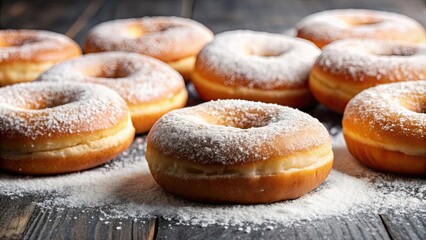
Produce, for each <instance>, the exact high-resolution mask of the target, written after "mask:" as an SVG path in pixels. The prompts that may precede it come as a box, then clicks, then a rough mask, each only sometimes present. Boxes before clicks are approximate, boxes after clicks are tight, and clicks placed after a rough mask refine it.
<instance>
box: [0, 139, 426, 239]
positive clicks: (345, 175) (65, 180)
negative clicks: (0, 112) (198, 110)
mask: <svg viewBox="0 0 426 240" xmlns="http://www.w3.org/2000/svg"><path fill="white" fill-rule="evenodd" d="M144 138H145V137H137V138H136V139H135V142H134V143H133V146H132V147H131V148H130V149H128V150H127V151H125V152H124V153H123V154H121V156H119V157H118V158H117V159H115V160H114V161H112V162H110V163H109V164H106V165H103V166H102V167H99V168H96V169H92V170H88V171H84V172H80V173H73V174H67V175H61V176H52V177H37V178H33V177H19V176H9V175H1V177H0V193H1V194H3V195H10V196H13V197H15V198H19V197H20V196H24V195H26V194H42V195H44V196H47V197H46V200H45V201H44V202H43V203H41V205H42V206H45V207H46V208H52V207H53V208H56V207H61V206H67V207H82V206H85V207H102V206H103V207H106V208H108V209H109V210H108V211H105V212H104V214H105V217H103V218H102V220H105V219H108V218H116V217H149V216H153V215H161V216H164V217H166V218H173V219H176V220H178V221H180V223H181V224H191V225H200V226H203V227H206V226H208V225H210V224H217V225H223V226H224V227H225V228H226V227H227V226H230V225H232V226H239V227H241V231H246V232H250V231H251V229H255V228H256V226H258V225H261V224H267V225H268V226H269V229H271V228H272V229H273V228H275V226H276V225H287V224H291V223H295V222H298V221H304V220H315V219H324V218H327V217H331V216H345V215H350V214H357V213H364V212H365V213H381V212H385V211H387V210H389V209H393V210H394V211H396V212H400V213H404V212H410V213H411V212H413V214H415V213H414V212H417V213H420V214H422V213H424V209H426V180H425V179H416V178H404V177H399V176H395V175H387V174H382V173H377V172H375V171H373V170H370V169H368V168H366V167H364V166H362V165H361V164H360V163H358V162H357V161H355V160H354V159H353V158H352V157H351V156H350V154H349V153H348V151H347V150H346V146H345V143H344V140H343V137H342V134H341V133H340V134H338V135H337V136H335V137H334V138H333V150H334V153H335V163H334V166H333V170H332V171H331V173H330V175H329V177H328V178H327V179H326V181H325V182H324V183H323V184H322V185H321V186H320V187H319V188H317V189H316V190H314V191H312V192H311V193H309V194H306V195H305V196H303V197H301V198H299V199H296V200H291V201H282V202H278V203H273V204H259V205H247V206H243V205H208V204H198V203H194V202H190V201H185V200H182V199H178V198H175V197H173V196H172V195H170V194H168V193H166V192H165V191H163V190H162V189H161V188H160V187H159V186H158V185H157V184H156V183H155V181H154V180H153V178H152V177H151V175H150V173H149V169H148V166H147V163H146V161H145V159H144V150H145V147H146V143H145V140H144Z"/></svg>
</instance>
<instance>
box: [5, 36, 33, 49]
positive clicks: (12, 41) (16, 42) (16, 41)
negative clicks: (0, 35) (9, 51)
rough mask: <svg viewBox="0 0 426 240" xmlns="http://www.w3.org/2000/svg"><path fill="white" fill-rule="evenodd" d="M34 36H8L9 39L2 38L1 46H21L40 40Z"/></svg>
mask: <svg viewBox="0 0 426 240" xmlns="http://www.w3.org/2000/svg"><path fill="white" fill-rule="evenodd" d="M39 41H40V40H38V39H37V38H34V37H21V38H18V36H13V37H8V38H7V39H0V47H21V46H24V45H27V44H32V43H36V42H39Z"/></svg>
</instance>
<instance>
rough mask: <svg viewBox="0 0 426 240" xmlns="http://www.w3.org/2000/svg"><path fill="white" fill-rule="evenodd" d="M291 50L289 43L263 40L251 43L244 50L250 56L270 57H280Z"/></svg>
mask: <svg viewBox="0 0 426 240" xmlns="http://www.w3.org/2000/svg"><path fill="white" fill-rule="evenodd" d="M289 50H290V46H288V45H287V44H285V45H284V44H280V45H277V44H273V43H269V44H267V43H263V44H262V42H260V43H258V44H249V46H247V47H246V49H245V51H244V52H245V53H246V54H247V55H249V56H256V57H264V58H269V57H279V56H281V55H283V54H284V53H285V52H287V51H289Z"/></svg>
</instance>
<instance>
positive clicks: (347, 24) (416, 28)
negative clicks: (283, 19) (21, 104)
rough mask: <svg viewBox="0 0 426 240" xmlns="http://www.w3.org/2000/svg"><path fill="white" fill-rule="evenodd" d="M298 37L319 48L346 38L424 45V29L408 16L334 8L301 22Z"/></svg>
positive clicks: (425, 41)
mask: <svg viewBox="0 0 426 240" xmlns="http://www.w3.org/2000/svg"><path fill="white" fill-rule="evenodd" d="M296 29H297V37H300V38H304V39H307V40H309V41H311V42H313V43H315V45H317V46H318V47H320V48H322V47H324V46H325V45H327V44H329V43H331V42H333V41H336V40H339V39H348V38H364V39H365V38H368V39H377V40H396V41H402V42H407V43H416V44H425V43H426V32H425V29H424V28H423V27H422V25H420V24H419V23H418V22H416V21H415V20H414V19H411V18H409V17H407V16H404V15H401V14H397V13H391V12H383V11H374V10H364V9H335V10H328V11H323V12H319V13H315V14H312V15H310V16H307V17H305V18H304V19H302V21H300V22H299V23H298V24H297V26H296Z"/></svg>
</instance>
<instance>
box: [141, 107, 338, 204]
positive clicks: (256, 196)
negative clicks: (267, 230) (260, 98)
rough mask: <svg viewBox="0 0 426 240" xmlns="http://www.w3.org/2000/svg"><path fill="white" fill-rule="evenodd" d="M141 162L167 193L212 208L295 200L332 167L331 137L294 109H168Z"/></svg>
mask: <svg viewBox="0 0 426 240" xmlns="http://www.w3.org/2000/svg"><path fill="white" fill-rule="evenodd" d="M146 159H147V161H148V164H149V168H150V170H151V174H152V175H153V177H154V179H155V180H156V181H157V182H158V184H159V185H160V186H162V187H163V188H164V189H166V190H167V191H169V192H171V193H173V194H175V195H177V196H180V197H183V198H187V199H191V200H196V201H202V202H214V203H243V204H252V203H266V202H275V201H280V200H284V199H294V198H298V197H300V196H301V195H303V194H305V193H307V192H309V191H311V190H312V189H314V188H316V187H318V186H319V185H320V184H321V183H322V182H323V181H324V179H325V178H326V177H327V175H328V173H329V171H330V170H331V167H332V164H333V152H332V150H331V142H330V137H329V135H328V132H327V130H326V129H325V128H324V126H323V125H322V124H321V123H320V122H319V121H318V120H316V119H315V118H313V117H311V116H309V115H308V114H306V113H303V112H301V111H298V110H296V109H292V108H288V107H284V106H279V105H275V104H266V103H260V102H250V101H245V100H218V101H213V102H208V103H203V104H200V105H197V106H195V107H189V108H183V109H178V110H174V111H171V112H169V113H167V114H166V115H164V116H163V117H162V118H160V120H158V121H157V123H156V124H155V125H154V127H153V128H152V130H151V131H150V132H149V134H148V137H147V151H146Z"/></svg>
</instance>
